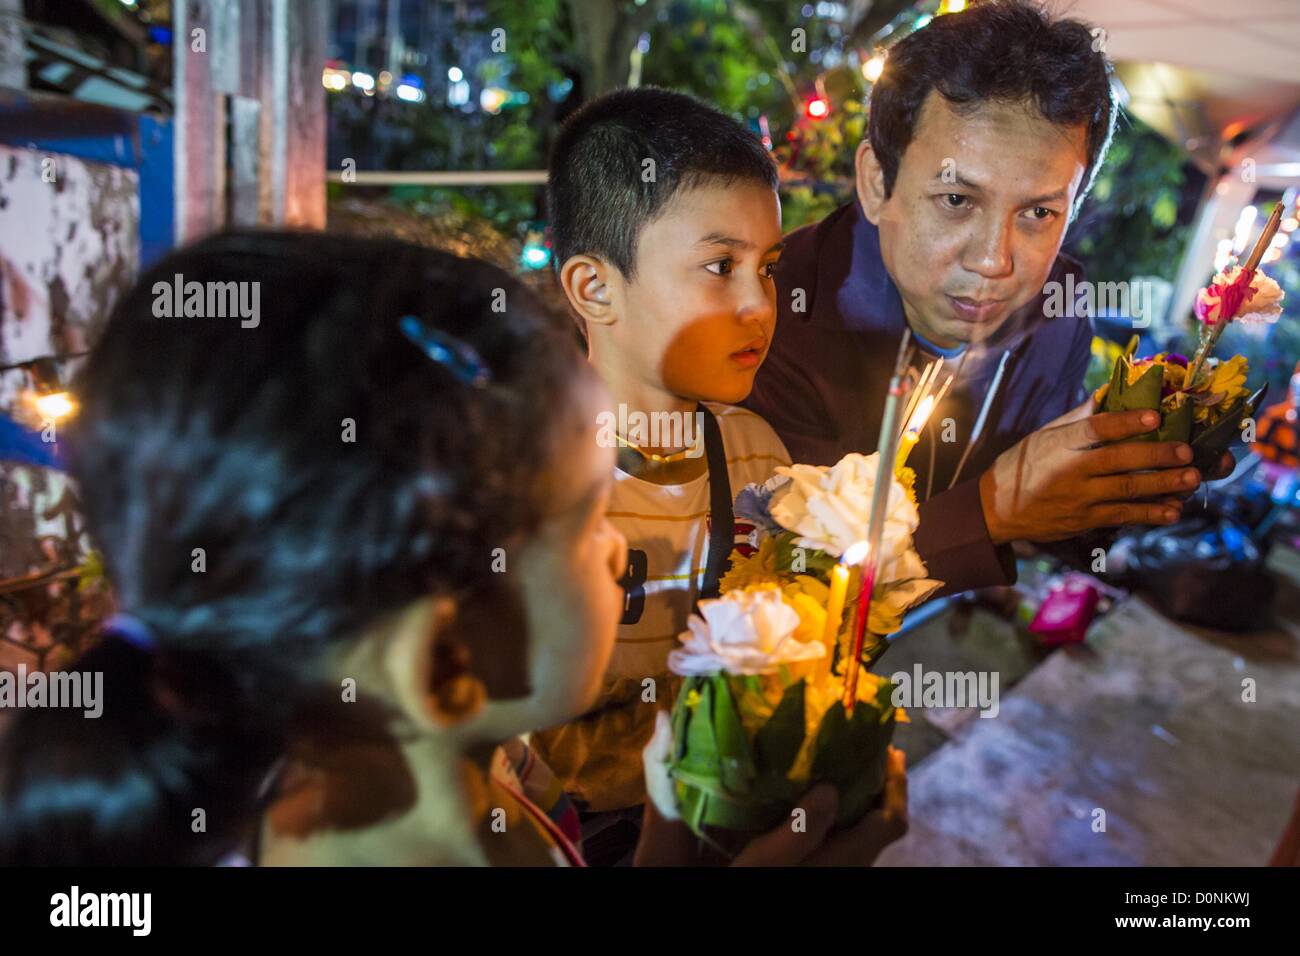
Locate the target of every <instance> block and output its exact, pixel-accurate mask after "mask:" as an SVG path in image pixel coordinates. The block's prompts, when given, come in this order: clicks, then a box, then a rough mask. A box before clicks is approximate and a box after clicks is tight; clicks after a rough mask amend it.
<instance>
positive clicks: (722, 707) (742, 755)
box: [700, 675, 756, 794]
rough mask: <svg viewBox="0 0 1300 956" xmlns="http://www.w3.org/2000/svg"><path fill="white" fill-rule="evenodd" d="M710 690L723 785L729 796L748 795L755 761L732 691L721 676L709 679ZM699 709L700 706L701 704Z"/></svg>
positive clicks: (753, 774) (753, 775)
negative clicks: (733, 794)
mask: <svg viewBox="0 0 1300 956" xmlns="http://www.w3.org/2000/svg"><path fill="white" fill-rule="evenodd" d="M709 686H710V689H711V690H712V694H711V695H710V705H711V707H712V714H713V733H714V740H715V741H716V744H717V753H718V758H719V770H720V773H721V776H722V785H723V786H724V787H726V788H727V790H728V791H730V792H731V793H735V794H744V793H748V791H749V787H750V784H752V783H753V782H754V777H755V775H756V771H755V769H754V757H753V754H752V752H751V751H750V749H749V738H748V737H747V736H746V735H745V728H744V726H743V725H742V724H741V722H740V715H739V714H738V713H736V702H735V700H734V699H733V698H732V696H731V688H730V686H729V685H728V684H727V678H726V677H725V676H721V675H719V676H718V677H711V678H709ZM700 706H703V702H701V704H700ZM706 713H707V711H706Z"/></svg>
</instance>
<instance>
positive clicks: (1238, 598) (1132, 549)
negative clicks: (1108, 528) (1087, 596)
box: [1117, 515, 1276, 631]
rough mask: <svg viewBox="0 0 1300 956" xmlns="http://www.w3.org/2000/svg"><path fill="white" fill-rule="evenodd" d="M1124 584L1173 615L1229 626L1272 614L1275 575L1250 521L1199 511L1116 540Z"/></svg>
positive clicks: (1261, 621) (1247, 625)
mask: <svg viewBox="0 0 1300 956" xmlns="http://www.w3.org/2000/svg"><path fill="white" fill-rule="evenodd" d="M1117 547H1119V548H1120V550H1121V551H1122V552H1123V553H1124V565H1125V568H1124V571H1125V573H1124V578H1125V585H1126V586H1127V587H1129V588H1132V589H1134V590H1137V591H1141V592H1143V593H1144V594H1146V595H1147V596H1148V597H1150V598H1151V599H1152V601H1154V603H1155V604H1156V606H1157V607H1159V608H1160V610H1161V611H1162V612H1164V613H1165V614H1166V615H1168V616H1169V617H1172V618H1174V619H1175V620H1179V621H1185V622H1187V623H1189V624H1197V625H1200V626H1202V627H1213V628H1218V629H1220V630H1224V631H1249V630H1254V629H1256V628H1259V627H1264V626H1266V625H1267V624H1268V623H1269V619H1270V617H1271V613H1272V605H1273V593H1274V591H1275V590H1276V585H1275V582H1274V581H1273V578H1272V577H1271V576H1270V575H1269V573H1268V572H1267V571H1266V570H1265V568H1264V561H1263V556H1262V555H1261V554H1260V551H1259V548H1258V546H1257V545H1256V544H1255V542H1254V541H1253V540H1252V539H1251V537H1250V531H1249V530H1248V529H1247V528H1246V526H1245V525H1243V524H1241V523H1240V522H1238V521H1235V520H1233V519H1232V518H1227V517H1221V516H1212V515H1199V516H1197V517H1194V518H1187V519H1185V520H1183V521H1180V522H1178V524H1175V525H1170V526H1169V527H1167V528H1153V529H1150V530H1147V531H1142V532H1139V533H1137V534H1135V535H1133V536H1132V539H1131V540H1129V541H1121V542H1118V543H1117Z"/></svg>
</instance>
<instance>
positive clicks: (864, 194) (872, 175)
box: [853, 138, 889, 226]
mask: <svg viewBox="0 0 1300 956" xmlns="http://www.w3.org/2000/svg"><path fill="white" fill-rule="evenodd" d="M853 168H854V172H855V179H856V185H857V191H858V202H859V203H860V204H861V205H862V214H863V215H864V216H866V217H867V221H868V222H870V223H871V224H872V225H877V226H878V225H880V213H881V209H882V208H883V207H884V205H885V203H886V202H887V201H888V198H889V197H888V196H886V195H885V171H884V170H883V169H881V168H880V161H879V160H878V159H876V151H875V150H874V149H872V148H871V141H870V140H868V139H865V138H864V139H863V140H862V142H861V143H859V144H858V152H857V155H855V156H854V157H853Z"/></svg>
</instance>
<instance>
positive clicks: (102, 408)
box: [0, 233, 906, 865]
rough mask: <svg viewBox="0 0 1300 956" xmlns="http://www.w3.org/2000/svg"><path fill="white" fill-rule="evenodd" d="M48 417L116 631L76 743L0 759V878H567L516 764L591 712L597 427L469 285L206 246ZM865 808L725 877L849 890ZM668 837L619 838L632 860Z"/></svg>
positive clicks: (313, 250) (436, 272)
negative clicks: (327, 870)
mask: <svg viewBox="0 0 1300 956" xmlns="http://www.w3.org/2000/svg"><path fill="white" fill-rule="evenodd" d="M177 289H179V290H181V291H180V293H178V292H177ZM178 296H179V297H181V298H183V308H181V309H179V310H178V309H177V308H176V305H177V298H178ZM168 299H170V302H168V301H166V300H168ZM231 302H239V303H244V304H248V303H252V304H254V305H253V308H252V309H251V310H248V309H239V310H232V309H230V308H228V307H227V306H228V305H229V303H231ZM214 303H215V304H216V307H215V308H214V307H213V305H214ZM222 303H225V305H222ZM251 313H257V314H251ZM78 388H79V393H80V399H81V404H82V412H81V415H80V417H79V419H78V420H77V422H76V426H75V432H74V433H72V434H70V435H69V436H68V444H69V446H70V448H71V456H70V457H71V471H72V473H73V475H74V477H75V478H76V480H77V482H78V484H79V486H80V491H81V498H82V503H83V510H84V514H85V520H86V528H87V530H88V533H89V534H90V536H91V538H92V539H93V540H94V542H95V543H96V545H97V546H98V547H99V548H100V549H101V550H102V552H103V555H104V563H105V567H106V569H107V572H108V576H109V578H110V580H111V581H112V582H113V585H114V587H115V593H116V595H117V598H118V602H119V606H120V608H121V610H122V612H123V613H121V614H119V615H118V616H117V617H116V618H114V619H113V621H111V622H110V624H109V625H108V626H107V628H106V632H105V634H104V636H103V638H102V639H101V640H100V642H99V643H98V644H97V645H96V646H95V647H94V648H93V649H92V650H91V651H89V652H88V653H86V654H85V655H84V656H83V657H82V658H81V659H80V660H78V661H77V662H76V663H75V664H74V665H73V667H72V669H73V670H76V671H81V672H83V674H85V673H88V674H95V673H98V674H100V675H102V688H103V693H102V697H101V705H102V706H101V711H102V715H101V716H98V717H90V716H88V715H87V713H86V712H85V711H84V710H83V709H76V710H72V709H54V708H50V709H23V710H19V711H17V712H15V713H14V714H13V715H12V717H11V718H10V720H9V721H8V723H7V724H6V725H5V726H4V728H3V733H2V734H0V863H6V864H75V865H96V864H110V865H111V864H213V863H217V862H220V861H222V860H223V859H226V858H228V856H229V855H230V854H231V853H232V852H238V853H241V854H243V855H245V856H247V857H249V858H251V859H252V860H253V862H257V863H262V864H290V865H296V864H320V865H346V864H389V865H402V864H417V865H428V864H453V865H454V864H490V863H509V864H543V865H545V864H554V863H561V864H562V863H578V862H581V857H580V855H579V853H578V851H577V850H576V849H575V848H574V847H573V845H572V844H571V843H570V842H569V840H568V839H567V838H566V835H565V833H564V831H563V829H562V828H561V827H560V826H557V825H556V822H555V821H554V820H553V819H552V817H550V816H548V815H547V813H546V812H544V811H543V810H542V809H541V808H540V807H539V806H538V805H537V803H536V801H534V800H531V799H530V798H529V795H530V794H536V793H537V792H538V788H539V786H542V785H544V784H545V775H544V774H542V773H540V772H539V769H540V768H539V767H538V765H537V763H536V761H535V760H533V759H532V758H531V757H530V755H529V753H528V751H527V750H526V748H524V747H523V745H522V743H521V742H520V741H519V740H518V735H520V734H523V733H525V732H527V731H530V730H533V729H538V728H546V727H550V726H554V725H556V724H560V723H563V722H565V721H568V720H571V719H572V718H574V717H575V716H577V715H578V714H580V713H583V712H584V711H586V710H587V709H588V708H590V707H591V706H592V705H593V703H594V702H595V701H596V699H597V697H598V694H599V690H600V687H601V680H602V676H603V674H604V671H605V668H606V664H607V663H608V660H609V656H610V653H611V650H612V647H613V643H614V637H615V630H616V623H617V621H618V618H619V615H620V613H621V609H622V605H623V593H622V590H621V588H620V587H619V584H618V579H619V578H620V577H621V575H622V574H623V571H624V570H625V568H626V564H627V553H626V544H625V542H624V540H623V538H622V536H621V535H620V534H619V533H618V532H617V531H616V530H614V528H613V527H612V526H611V525H610V524H609V522H608V521H607V520H606V518H605V511H606V506H607V502H608V497H609V488H610V483H611V480H612V477H613V474H614V467H613V466H614V449H613V448H612V447H604V446H602V445H601V443H600V442H599V441H598V440H597V432H598V421H599V412H600V410H601V408H602V407H603V406H607V405H608V402H609V399H608V396H607V394H606V392H605V390H604V387H603V386H602V385H601V384H600V382H599V380H598V379H597V378H596V375H595V373H594V372H593V371H591V369H590V367H589V366H588V365H587V364H586V363H585V362H583V361H582V359H581V357H580V356H579V355H578V353H577V352H576V350H575V348H574V346H573V343H572V339H571V337H570V335H569V333H568V328H567V322H566V321H565V320H564V319H562V318H559V317H557V316H555V315H553V314H552V313H551V312H550V311H548V310H547V309H546V308H544V307H543V306H542V305H541V304H540V303H539V302H538V301H537V300H536V299H535V298H534V297H533V296H532V295H531V294H530V293H529V292H528V291H527V290H526V289H525V288H524V287H523V286H521V285H520V284H519V283H518V282H516V281H515V280H513V279H511V278H510V277H509V276H507V275H506V274H505V273H503V272H502V271H501V270H499V269H497V268H495V267H493V266H490V265H487V264H486V263H482V262H478V261H474V260H468V259H461V258H458V257H456V256H452V255H449V254H446V253H441V252H435V251H430V250H428V249H422V248H417V247H414V246H410V245H406V244H403V243H398V242H393V241H388V240H361V239H354V238H338V237H331V236H324V235H313V234H293V233H248V234H237V233H236V234H228V235H223V236H218V237H214V238H211V239H208V240H205V241H203V242H200V243H198V244H197V245H194V246H192V247H190V248H188V249H184V250H182V251H179V252H177V253H175V254H173V255H172V256H170V257H168V258H167V259H166V260H164V261H163V262H162V263H160V264H159V265H157V266H156V267H155V268H153V269H152V270H151V271H150V272H149V273H147V274H146V275H144V276H143V277H142V279H141V280H140V282H139V283H138V284H137V285H136V286H135V288H134V289H133V290H132V291H131V292H130V293H128V294H127V295H126V296H125V297H124V298H123V300H122V301H121V302H120V303H119V305H118V306H117V308H116V309H115V310H114V312H113V314H112V315H111V316H110V318H109V321H108V324H107V327H106V328H105V329H104V332H103V335H102V337H101V338H100V340H99V342H98V344H97V346H96V348H95V350H94V352H93V354H92V355H91V356H90V358H89V359H88V360H87V364H86V367H85V368H84V370H83V373H82V376H81V379H80V382H79V386H78ZM670 740H671V733H670V732H669V731H668V728H667V726H666V722H665V721H662V719H661V724H660V732H659V734H658V735H657V736H656V738H655V740H654V741H653V742H652V745H651V747H650V748H648V749H647V757H646V767H647V772H648V774H650V775H651V776H652V780H651V788H652V790H655V791H656V792H659V793H664V792H665V790H667V792H668V796H667V797H666V798H665V805H670V804H671V802H672V800H671V784H670V783H669V782H668V781H667V778H666V776H665V772H664V769H663V768H664V766H665V763H664V761H665V759H666V749H665V748H666V747H667V746H668V744H669V741H670ZM899 779H900V780H901V779H902V778H901V777H900V778H899ZM539 781H540V783H539ZM896 783H897V784H898V786H899V787H901V786H903V784H902V783H900V782H898V781H896ZM555 790H556V788H555V787H554V785H552V786H551V788H550V792H549V794H547V796H549V797H552V798H553V797H554V796H555ZM826 791H829V793H828V792H826ZM889 798H890V799H889V801H888V802H889V804H890V806H889V808H888V809H889V812H888V813H885V812H884V811H877V812H874V813H872V814H868V817H867V820H866V821H865V822H864V823H863V824H859V825H858V826H857V827H855V828H853V829H852V830H850V831H848V832H846V833H842V834H837V835H836V836H834V837H831V838H829V839H828V838H827V835H828V833H829V831H830V828H831V826H832V824H833V821H834V817H835V796H834V791H833V789H831V788H823V789H822V790H821V791H814V792H812V793H810V794H809V795H808V797H807V799H806V801H805V810H806V814H807V818H806V827H804V828H803V829H800V830H799V831H798V832H795V831H794V830H793V828H791V827H788V826H786V827H778V828H777V830H775V831H773V832H772V833H770V834H766V835H764V836H761V837H759V838H758V839H756V840H754V841H753V842H752V843H751V844H750V846H749V847H748V848H747V849H746V850H745V852H744V854H742V856H741V858H739V859H738V861H737V862H742V863H767V864H782V863H797V862H804V861H807V862H816V861H833V862H867V861H869V859H870V858H871V857H872V856H874V854H875V853H876V852H878V851H879V848H880V847H881V846H883V845H884V843H886V842H888V839H891V838H895V837H896V836H897V828H898V826H899V824H900V821H901V820H902V819H903V815H905V812H906V795H905V793H904V792H903V791H902V790H901V789H899V790H898V791H897V792H892V793H890V794H889ZM669 815H671V814H669ZM885 831H889V832H888V833H886V832H885ZM688 836H689V834H688V831H686V828H685V827H684V826H683V825H682V824H680V823H679V822H668V821H666V820H664V819H663V818H662V817H660V816H659V815H658V813H657V812H656V811H655V810H654V809H651V810H650V811H648V817H647V827H646V830H645V839H644V840H643V849H644V850H645V852H644V853H642V854H641V856H640V861H641V862H644V863H680V862H687V861H689V860H692V859H693V858H694V856H695V853H696V850H695V848H694V847H693V846H692V844H691V841H690V840H689V839H688Z"/></svg>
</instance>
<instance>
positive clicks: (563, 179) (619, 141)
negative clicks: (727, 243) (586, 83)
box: [547, 87, 777, 278]
mask: <svg viewBox="0 0 1300 956" xmlns="http://www.w3.org/2000/svg"><path fill="white" fill-rule="evenodd" d="M648 160H649V161H653V162H647V161H648ZM714 178H716V179H719V180H721V181H723V182H735V181H738V180H750V181H753V182H758V183H762V184H763V185H765V186H768V187H769V188H771V189H775V188H776V187H777V174H776V166H775V165H774V164H773V162H772V159H771V157H770V156H769V155H768V152H767V150H766V149H765V148H764V147H763V144H762V142H761V141H760V140H759V138H758V137H757V136H755V135H754V134H753V133H751V132H750V131H749V130H747V129H745V127H744V126H742V125H741V124H740V123H738V122H736V121H735V120H734V119H732V118H731V117H729V116H727V115H725V114H723V113H720V112H718V111H717V110H715V109H714V108H713V107H711V106H706V105H705V104H703V103H701V102H700V101H699V100H697V99H694V98H693V97H690V96H686V95H685V94H682V93H674V92H672V91H670V90H662V89H657V88H655V87H644V88H641V89H634V90H616V91H614V92H612V93H608V94H606V95H604V96H601V97H598V98H597V99H594V100H592V101H591V102H590V103H587V104H586V105H585V106H583V107H582V108H581V109H580V110H578V111H577V112H576V113H574V114H573V115H572V116H571V117H569V119H568V121H567V122H565V124H564V127H563V129H561V131H560V134H559V136H558V137H557V138H556V140H555V147H554V148H553V149H552V151H551V172H550V178H549V180H548V183H547V200H548V205H549V208H550V216H551V236H552V241H553V242H554V244H555V264H556V268H559V267H560V266H562V265H563V264H564V262H565V261H566V260H568V259H570V258H572V257H573V256H576V255H591V256H598V257H599V258H601V259H604V260H605V261H607V262H610V263H612V264H613V265H615V266H617V267H618V270H619V271H620V272H622V273H623V275H625V276H627V277H628V278H633V277H634V275H635V273H636V243H637V237H638V236H639V235H640V234H641V230H642V229H644V228H645V227H646V226H647V225H648V224H649V223H651V222H653V221H654V219H655V218H656V217H657V216H659V215H660V214H662V212H663V211H664V209H665V207H666V206H667V204H668V201H669V200H670V199H672V198H673V196H674V195H676V194H677V192H678V191H679V190H681V189H685V188H689V187H692V186H695V185H698V184H699V183H700V182H701V181H703V180H707V179H714Z"/></svg>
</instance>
